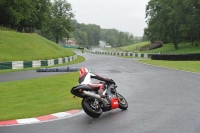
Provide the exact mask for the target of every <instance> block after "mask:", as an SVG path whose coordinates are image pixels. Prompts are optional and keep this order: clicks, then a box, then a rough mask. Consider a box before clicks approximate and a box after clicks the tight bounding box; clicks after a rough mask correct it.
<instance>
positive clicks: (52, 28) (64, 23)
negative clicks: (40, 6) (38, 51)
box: [42, 0, 74, 43]
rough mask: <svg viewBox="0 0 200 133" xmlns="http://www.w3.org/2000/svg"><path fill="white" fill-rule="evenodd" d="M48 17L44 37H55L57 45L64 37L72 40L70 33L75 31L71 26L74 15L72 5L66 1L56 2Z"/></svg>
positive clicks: (57, 0) (56, 0)
mask: <svg viewBox="0 0 200 133" xmlns="http://www.w3.org/2000/svg"><path fill="white" fill-rule="evenodd" d="M48 17H49V18H48V20H49V21H46V22H45V27H43V29H42V35H44V36H46V37H47V38H48V39H52V37H55V41H56V43H58V41H59V39H61V38H63V37H67V38H70V33H71V32H72V31H73V30H74V28H73V26H72V24H71V19H72V18H73V17H74V14H73V13H72V8H71V4H70V3H67V1H66V0H54V2H53V3H52V5H51V7H50V12H49V16H48ZM45 34H46V35H45Z"/></svg>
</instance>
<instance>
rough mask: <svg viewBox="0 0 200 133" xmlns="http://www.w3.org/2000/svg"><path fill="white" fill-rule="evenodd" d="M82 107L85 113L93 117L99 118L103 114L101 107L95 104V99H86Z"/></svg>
mask: <svg viewBox="0 0 200 133" xmlns="http://www.w3.org/2000/svg"><path fill="white" fill-rule="evenodd" d="M82 107H83V110H84V111H85V113H86V114H88V115H89V116H91V117H94V118H97V117H99V116H100V115H101V114H102V109H101V106H100V105H99V104H97V103H96V102H95V99H94V98H91V97H84V98H83V100H82Z"/></svg>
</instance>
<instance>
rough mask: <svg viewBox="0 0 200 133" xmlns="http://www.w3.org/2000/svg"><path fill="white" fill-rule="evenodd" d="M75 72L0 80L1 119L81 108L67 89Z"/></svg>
mask: <svg viewBox="0 0 200 133" xmlns="http://www.w3.org/2000/svg"><path fill="white" fill-rule="evenodd" d="M78 76H79V73H78V72H72V73H66V74H61V75H57V76H49V77H44V78H36V79H27V80H19V81H11V82H3V83H0V101H1V104H0V114H1V115H0V120H11V119H20V118H30V117H37V116H42V115H47V114H52V113H56V112H62V111H66V110H71V109H80V108H81V99H80V98H75V99H74V98H73V95H72V94H71V93H70V90H71V88H72V87H73V86H75V85H77V84H78Z"/></svg>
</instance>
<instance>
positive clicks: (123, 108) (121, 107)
mask: <svg viewBox="0 0 200 133" xmlns="http://www.w3.org/2000/svg"><path fill="white" fill-rule="evenodd" d="M117 95H119V96H120V97H122V98H123V99H124V101H125V104H122V103H120V101H119V108H120V109H122V110H126V109H127V108H128V102H127V101H126V99H125V98H124V97H123V96H122V95H121V94H119V93H117Z"/></svg>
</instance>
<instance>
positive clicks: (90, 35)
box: [73, 20, 101, 46]
mask: <svg viewBox="0 0 200 133" xmlns="http://www.w3.org/2000/svg"><path fill="white" fill-rule="evenodd" d="M73 25H74V27H75V31H74V32H73V36H74V37H75V39H76V40H77V42H78V44H79V45H81V46H92V45H93V46H98V44H99V40H100V34H101V28H100V26H98V25H95V24H88V25H86V24H79V23H78V22H77V21H76V20H74V21H73Z"/></svg>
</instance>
